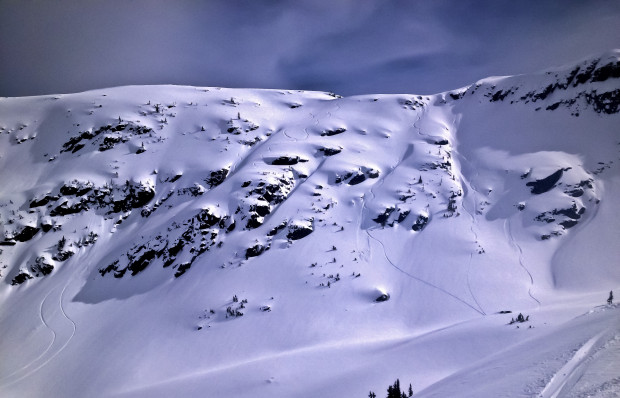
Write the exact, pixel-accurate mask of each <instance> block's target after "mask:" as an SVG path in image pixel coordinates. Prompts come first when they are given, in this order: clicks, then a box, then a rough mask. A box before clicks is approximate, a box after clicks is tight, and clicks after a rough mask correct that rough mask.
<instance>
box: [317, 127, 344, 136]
mask: <svg viewBox="0 0 620 398" xmlns="http://www.w3.org/2000/svg"><path fill="white" fill-rule="evenodd" d="M345 131H347V129H345V128H344V127H340V128H337V129H332V130H324V131H323V132H322V133H321V137H325V136H327V137H330V136H332V135H338V134H342V133H344V132H345Z"/></svg>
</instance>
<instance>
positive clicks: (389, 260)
mask: <svg viewBox="0 0 620 398" xmlns="http://www.w3.org/2000/svg"><path fill="white" fill-rule="evenodd" d="M422 113H424V110H423V111H422ZM420 119H421V115H420V114H418V116H417V120H416V122H414V127H415V128H417V129H418V134H420V135H422V134H421V133H420V129H419V127H418V126H416V125H415V123H417V122H418V121H419V120H420ZM410 152H411V153H412V152H413V146H412V145H410V146H409V147H408V148H407V150H406V152H405V155H404V156H403V157H402V158H401V160H400V161H399V162H398V164H397V165H396V166H395V167H393V168H391V170H390V172H392V171H394V170H395V168H396V167H397V166H398V165H400V163H401V162H402V161H403V160H404V159H405V158H406V157H407V156H408V155H410ZM389 174H390V173H387V174H386V175H385V176H383V177H382V178H381V179H380V180H379V181H378V182H377V184H375V185H373V186H372V187H371V188H370V194H371V195H372V199H374V198H375V197H376V196H375V193H374V188H375V187H380V186H381V185H383V182H384V180H385V178H387V176H388V175H389ZM362 200H363V205H362V212H361V215H360V223H361V218H362V217H363V210H364V208H365V207H366V201H365V200H364V199H363V198H362ZM375 228H376V227H371V228H368V229H366V235H367V236H368V238H369V239H368V241H369V242H368V252H370V251H371V245H370V239H372V240H374V241H376V242H377V243H378V244H379V245H380V246H381V248H382V251H383V256H384V257H385V259H386V261H387V262H388V263H389V264H390V265H391V266H392V267H394V268H395V269H396V270H398V271H400V272H401V273H403V274H404V275H407V276H408V277H409V278H411V279H414V280H416V281H418V282H420V283H423V284H425V285H427V286H429V287H431V288H434V289H437V290H439V291H440V292H442V293H444V294H446V295H447V296H449V297H452V298H453V299H455V300H457V301H459V302H460V303H462V304H464V305H466V306H467V307H469V308H471V309H472V310H474V311H476V312H477V313H478V314H480V315H486V314H485V313H484V311H482V310H481V309H478V308H476V307H474V306H473V305H471V304H470V303H468V302H467V301H465V300H463V299H462V298H460V297H458V296H456V295H454V294H452V293H450V292H449V291H447V290H445V289H443V288H441V287H439V286H437V285H435V284H433V283H430V282H428V281H426V280H424V279H422V278H419V277H417V276H415V275H413V274H411V273H409V272H407V271H405V270H404V269H402V268H400V267H399V266H397V265H396V264H394V262H393V261H392V260H391V259H390V258H389V256H388V255H387V251H386V249H385V245H384V244H383V242H381V240H379V239H378V238H376V237H374V236H373V235H372V234H371V232H370V231H372V230H373V229H375Z"/></svg>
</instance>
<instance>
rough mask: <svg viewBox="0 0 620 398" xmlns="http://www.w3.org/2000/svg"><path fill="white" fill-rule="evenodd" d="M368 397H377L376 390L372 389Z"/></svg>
mask: <svg viewBox="0 0 620 398" xmlns="http://www.w3.org/2000/svg"><path fill="white" fill-rule="evenodd" d="M368 398H377V394H375V393H374V392H372V391H370V392H369V393H368Z"/></svg>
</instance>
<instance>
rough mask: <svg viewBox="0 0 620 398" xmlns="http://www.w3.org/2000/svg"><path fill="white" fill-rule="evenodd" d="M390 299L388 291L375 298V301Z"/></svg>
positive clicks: (380, 301)
mask: <svg viewBox="0 0 620 398" xmlns="http://www.w3.org/2000/svg"><path fill="white" fill-rule="evenodd" d="M389 299H390V295H389V294H388V293H383V294H382V295H380V296H379V297H377V298H376V299H375V302H377V303H382V302H384V301H388V300H389Z"/></svg>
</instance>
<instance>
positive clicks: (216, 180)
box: [205, 168, 230, 188]
mask: <svg viewBox="0 0 620 398" xmlns="http://www.w3.org/2000/svg"><path fill="white" fill-rule="evenodd" d="M229 171H230V170H229V169H227V168H223V169H220V170H216V171H213V172H211V175H210V176H209V178H207V179H206V180H205V182H206V183H207V184H209V187H210V188H213V187H216V186H218V185H220V184H221V183H223V182H224V180H226V177H227V176H228V172H229Z"/></svg>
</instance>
